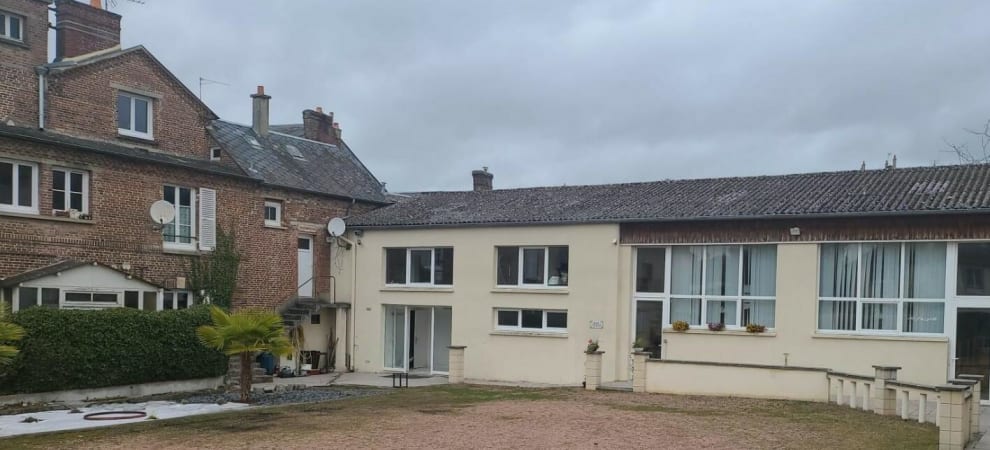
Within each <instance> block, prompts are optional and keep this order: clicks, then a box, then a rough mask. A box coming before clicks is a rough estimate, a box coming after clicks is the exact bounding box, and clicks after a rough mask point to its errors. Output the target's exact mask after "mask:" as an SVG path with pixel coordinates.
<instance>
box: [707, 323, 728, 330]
mask: <svg viewBox="0 0 990 450" xmlns="http://www.w3.org/2000/svg"><path fill="white" fill-rule="evenodd" d="M724 329H725V324H724V323H722V322H710V323H709V324H708V331H722V330H724Z"/></svg>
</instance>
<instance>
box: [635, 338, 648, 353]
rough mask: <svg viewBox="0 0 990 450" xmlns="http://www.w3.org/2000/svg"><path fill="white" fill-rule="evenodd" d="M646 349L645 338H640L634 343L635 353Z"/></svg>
mask: <svg viewBox="0 0 990 450" xmlns="http://www.w3.org/2000/svg"><path fill="white" fill-rule="evenodd" d="M644 348H646V341H645V340H643V338H641V337H638V338H636V340H635V341H633V343H632V349H633V351H634V352H641V351H643V349H644Z"/></svg>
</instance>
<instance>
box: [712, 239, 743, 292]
mask: <svg viewBox="0 0 990 450" xmlns="http://www.w3.org/2000/svg"><path fill="white" fill-rule="evenodd" d="M706 255H707V256H706V258H707V261H706V263H707V267H706V268H705V294H707V295H739V247H738V246H735V245H732V246H729V245H712V246H709V247H708V248H707V252H706Z"/></svg>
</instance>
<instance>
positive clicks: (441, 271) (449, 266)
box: [433, 248, 454, 286]
mask: <svg viewBox="0 0 990 450" xmlns="http://www.w3.org/2000/svg"><path fill="white" fill-rule="evenodd" d="M433 255H434V261H433V284H442V285H446V286H449V285H451V284H454V249H452V248H438V249H435V250H433Z"/></svg>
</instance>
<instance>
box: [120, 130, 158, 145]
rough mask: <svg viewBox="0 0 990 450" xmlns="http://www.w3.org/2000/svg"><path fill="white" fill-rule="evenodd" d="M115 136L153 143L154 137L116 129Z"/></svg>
mask: <svg viewBox="0 0 990 450" xmlns="http://www.w3.org/2000/svg"><path fill="white" fill-rule="evenodd" d="M117 134H118V135H120V136H123V137H128V138H134V139H142V140H145V141H148V142H154V141H155V136H154V135H151V134H147V133H139V132H136V131H131V130H125V129H123V128H117Z"/></svg>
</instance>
